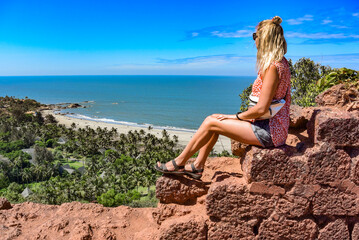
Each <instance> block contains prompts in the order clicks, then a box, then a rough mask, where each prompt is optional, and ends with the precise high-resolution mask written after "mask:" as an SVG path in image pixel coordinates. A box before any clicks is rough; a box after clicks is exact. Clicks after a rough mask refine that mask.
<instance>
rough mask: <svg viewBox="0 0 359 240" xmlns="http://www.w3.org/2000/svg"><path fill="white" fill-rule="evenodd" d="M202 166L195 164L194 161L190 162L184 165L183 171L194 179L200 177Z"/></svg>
mask: <svg viewBox="0 0 359 240" xmlns="http://www.w3.org/2000/svg"><path fill="white" fill-rule="evenodd" d="M203 169H204V167H203V166H202V167H201V166H197V167H196V164H195V163H191V164H190V165H186V166H185V167H184V172H185V174H186V175H188V176H190V177H192V178H194V179H200V178H201V177H202V173H203Z"/></svg>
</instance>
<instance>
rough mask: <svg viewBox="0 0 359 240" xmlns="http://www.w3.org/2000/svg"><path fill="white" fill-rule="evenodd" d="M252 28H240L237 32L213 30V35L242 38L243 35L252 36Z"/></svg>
mask: <svg viewBox="0 0 359 240" xmlns="http://www.w3.org/2000/svg"><path fill="white" fill-rule="evenodd" d="M252 32H253V31H251V30H238V31H235V32H219V31H213V32H211V34H212V36H216V37H221V38H241V37H250V36H251V35H252Z"/></svg>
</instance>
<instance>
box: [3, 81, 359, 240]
mask: <svg viewBox="0 0 359 240" xmlns="http://www.w3.org/2000/svg"><path fill="white" fill-rule="evenodd" d="M352 91H353V92H351V93H349V95H348V89H345V88H343V87H342V86H340V85H337V86H334V87H333V88H332V89H329V90H328V91H326V92H324V93H322V94H321V95H320V96H318V97H317V103H318V105H319V106H318V107H312V108H300V107H298V106H291V128H290V136H289V137H288V140H287V145H284V146H282V147H279V148H271V149H263V148H259V147H255V146H245V145H243V144H240V143H236V142H233V146H232V149H233V152H234V153H235V154H237V155H238V156H239V158H226V157H222V158H209V159H208V161H207V162H206V166H205V172H204V175H203V177H202V181H195V180H192V179H188V178H186V177H177V176H171V175H164V176H162V177H161V178H159V179H158V180H157V184H156V195H157V198H158V199H159V200H160V203H159V204H158V206H157V208H147V209H132V208H129V207H125V206H120V207H116V208H107V207H103V206H102V205H99V204H94V203H91V204H82V203H78V202H72V203H65V204H62V205H60V206H52V205H43V204H36V203H28V202H27V203H21V204H14V205H13V206H10V204H9V203H8V202H7V201H6V200H5V199H2V200H0V239H166V240H168V239H176V240H177V239H353V240H354V239H359V109H358V102H359V95H358V91H357V89H352ZM346 94H347V95H346ZM355 94H356V95H355ZM348 96H349V98H348ZM333 99H336V100H333Z"/></svg>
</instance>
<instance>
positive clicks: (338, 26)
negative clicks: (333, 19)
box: [330, 24, 349, 29]
mask: <svg viewBox="0 0 359 240" xmlns="http://www.w3.org/2000/svg"><path fill="white" fill-rule="evenodd" d="M330 26H331V27H335V28H339V29H343V28H349V27H348V26H344V25H335V24H332V25H330Z"/></svg>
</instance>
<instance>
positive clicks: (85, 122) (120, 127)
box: [41, 110, 232, 153]
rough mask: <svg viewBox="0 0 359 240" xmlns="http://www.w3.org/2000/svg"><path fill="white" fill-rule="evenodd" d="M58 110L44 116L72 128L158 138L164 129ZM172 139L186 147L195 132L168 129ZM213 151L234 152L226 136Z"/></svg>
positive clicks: (221, 137)
mask: <svg viewBox="0 0 359 240" xmlns="http://www.w3.org/2000/svg"><path fill="white" fill-rule="evenodd" d="M55 111H56V110H42V111H41V112H42V114H43V116H45V115H47V114H51V115H53V116H54V117H55V119H56V120H57V121H58V123H59V124H64V125H65V126H66V127H70V126H71V124H72V123H75V124H76V127H77V128H85V127H86V126H88V127H90V128H93V129H96V128H97V127H101V128H105V127H106V128H108V129H111V128H115V129H117V132H118V133H119V134H121V133H124V134H127V133H128V131H135V130H137V131H139V130H141V129H143V130H145V132H146V133H147V132H149V133H151V134H154V135H156V136H157V137H161V136H162V134H161V132H162V131H163V129H156V128H153V129H151V130H148V128H147V127H140V126H130V125H125V124H116V123H108V122H102V121H95V120H89V119H81V118H78V117H71V116H69V115H62V114H59V113H56V112H55ZM165 129H166V128H165ZM166 131H167V132H168V134H169V135H170V137H171V138H172V136H173V135H177V136H178V145H179V146H181V147H185V146H186V145H187V144H188V142H189V141H190V140H191V138H192V137H193V135H194V134H195V132H188V131H181V130H174V129H166ZM213 149H214V150H215V151H216V152H217V153H221V152H222V151H223V150H226V151H228V152H229V153H231V152H232V150H231V140H230V139H229V138H227V137H225V136H221V135H220V136H219V137H218V140H217V142H216V144H215V145H214V147H213Z"/></svg>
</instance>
